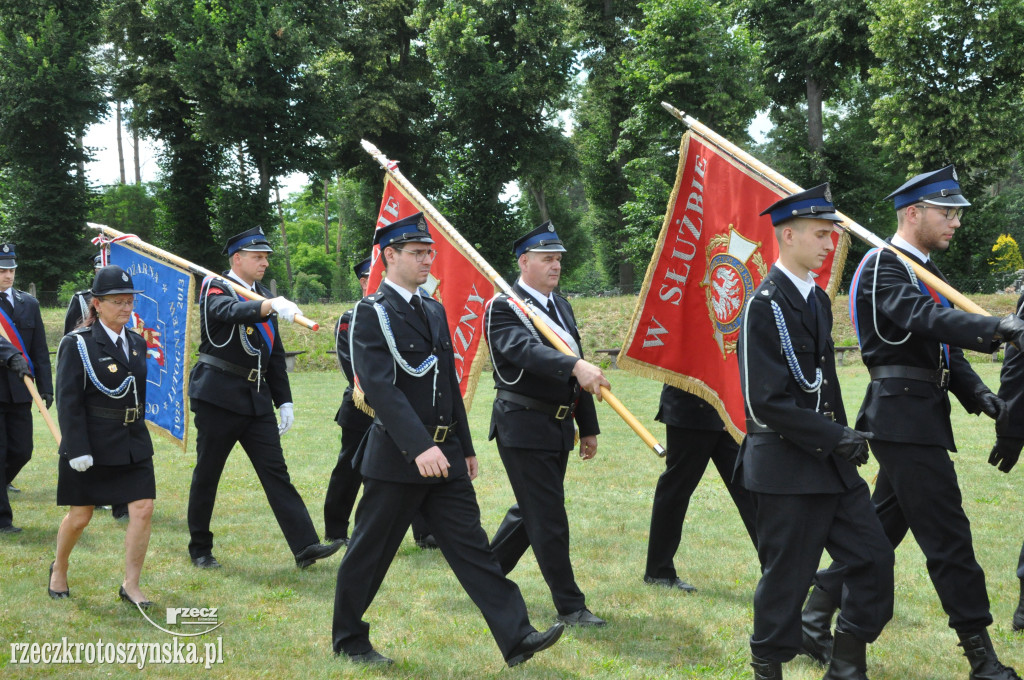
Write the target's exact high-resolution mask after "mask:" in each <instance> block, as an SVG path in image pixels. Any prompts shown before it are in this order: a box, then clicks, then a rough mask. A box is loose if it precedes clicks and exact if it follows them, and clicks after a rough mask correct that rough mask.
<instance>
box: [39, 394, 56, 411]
mask: <svg viewBox="0 0 1024 680" xmlns="http://www.w3.org/2000/svg"><path fill="white" fill-rule="evenodd" d="M39 396H40V397H42V398H43V403H45V404H46V409H47V410H49V409H50V407H51V406H53V395H52V394H40V395H39Z"/></svg>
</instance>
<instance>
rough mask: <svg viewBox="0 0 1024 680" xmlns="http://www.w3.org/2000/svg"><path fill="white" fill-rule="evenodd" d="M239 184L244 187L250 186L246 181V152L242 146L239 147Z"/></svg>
mask: <svg viewBox="0 0 1024 680" xmlns="http://www.w3.org/2000/svg"><path fill="white" fill-rule="evenodd" d="M238 183H239V184H240V185H241V186H243V187H244V186H245V185H247V184H248V182H246V181H245V151H244V150H243V149H242V145H241V144H239V145H238Z"/></svg>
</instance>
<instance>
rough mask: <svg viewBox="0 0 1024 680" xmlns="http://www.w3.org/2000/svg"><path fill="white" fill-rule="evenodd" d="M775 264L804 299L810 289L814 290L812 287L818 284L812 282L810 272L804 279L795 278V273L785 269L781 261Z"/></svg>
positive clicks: (812, 278) (809, 292)
mask: <svg viewBox="0 0 1024 680" xmlns="http://www.w3.org/2000/svg"><path fill="white" fill-rule="evenodd" d="M775 266H776V267H778V268H779V271H781V272H782V273H783V274H785V275H786V276H787V277H788V278H789V280H790V281H792V282H793V285H794V286H796V289H797V290H798V291H800V294H801V295H803V296H804V300H806V299H807V296H808V295H810V294H811V291H812V290H814V287H815V286H816V285H818V284H816V283H814V277H813V276H812V275H811V274H808V275H807V278H806V279H800V278H797V275H796V274H794V273H793V272H791V271H789V270H788V269H786V266H785V265H784V264H782V262H781V261H778V262H776V263H775Z"/></svg>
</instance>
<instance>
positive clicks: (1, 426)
mask: <svg viewBox="0 0 1024 680" xmlns="http://www.w3.org/2000/svg"><path fill="white" fill-rule="evenodd" d="M31 458H32V404H29V403H25V404H9V403H0V475H3V477H0V527H5V526H10V525H11V524H12V522H13V521H14V513H13V512H12V511H11V501H10V498H8V495H7V485H8V484H10V483H12V482H13V481H14V478H15V477H17V476H18V473H19V472H21V469H22V468H23V467H25V465H26V464H27V463H28V461H29V460H31Z"/></svg>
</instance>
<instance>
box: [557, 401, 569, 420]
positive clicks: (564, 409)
mask: <svg viewBox="0 0 1024 680" xmlns="http://www.w3.org/2000/svg"><path fill="white" fill-rule="evenodd" d="M568 415H569V406H566V405H565V404H562V405H561V406H559V407H558V410H557V411H555V420H565V419H566V417H567V416H568Z"/></svg>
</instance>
